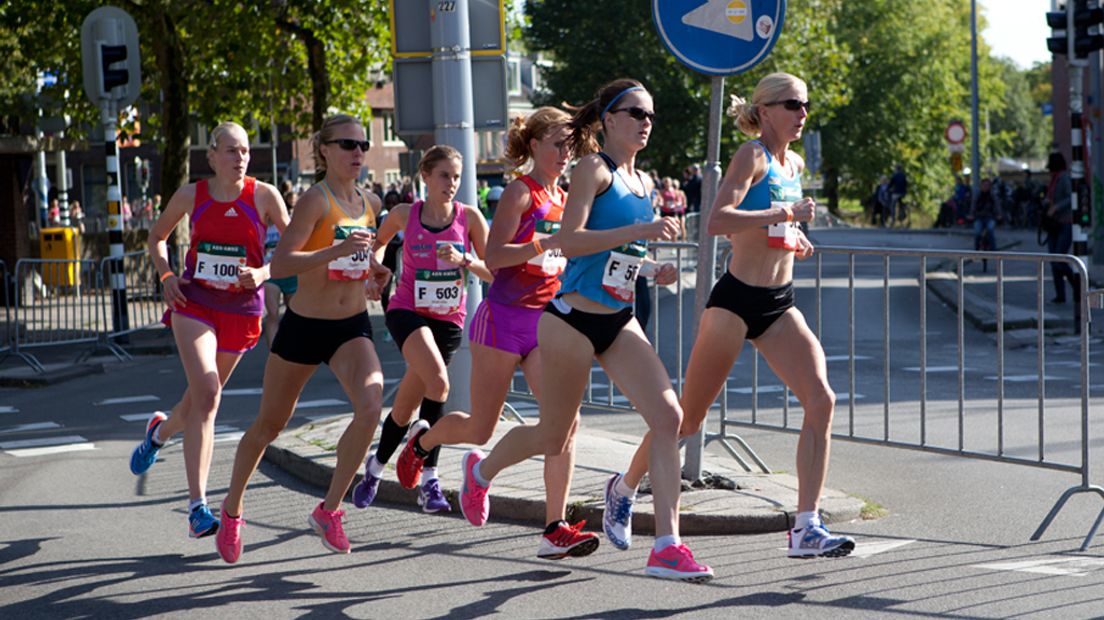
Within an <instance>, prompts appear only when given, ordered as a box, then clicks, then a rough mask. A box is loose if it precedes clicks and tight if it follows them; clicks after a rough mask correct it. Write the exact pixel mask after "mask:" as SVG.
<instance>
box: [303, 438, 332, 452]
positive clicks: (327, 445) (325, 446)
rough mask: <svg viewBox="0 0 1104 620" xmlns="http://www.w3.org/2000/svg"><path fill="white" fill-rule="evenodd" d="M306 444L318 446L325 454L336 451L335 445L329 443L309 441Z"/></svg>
mask: <svg viewBox="0 0 1104 620" xmlns="http://www.w3.org/2000/svg"><path fill="white" fill-rule="evenodd" d="M307 443H309V444H311V445H314V446H318V447H319V448H322V449H323V450H325V451H326V452H335V451H336V450H337V444H335V443H329V442H327V441H323V440H321V439H311V440H310V441H308V442H307Z"/></svg>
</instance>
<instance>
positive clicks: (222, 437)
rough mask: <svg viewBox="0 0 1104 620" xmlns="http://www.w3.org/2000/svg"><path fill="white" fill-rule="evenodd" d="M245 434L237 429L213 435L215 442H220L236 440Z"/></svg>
mask: <svg viewBox="0 0 1104 620" xmlns="http://www.w3.org/2000/svg"><path fill="white" fill-rule="evenodd" d="M244 436H245V433H243V432H241V431H238V432H236V433H222V434H216V435H215V443H222V442H224V441H238V440H239V439H241V438H242V437H244Z"/></svg>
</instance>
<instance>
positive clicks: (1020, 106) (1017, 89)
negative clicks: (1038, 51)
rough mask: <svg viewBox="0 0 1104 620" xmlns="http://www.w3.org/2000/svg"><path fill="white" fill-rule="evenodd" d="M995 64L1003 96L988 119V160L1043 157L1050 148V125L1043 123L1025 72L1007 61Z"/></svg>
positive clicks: (1010, 61)
mask: <svg viewBox="0 0 1104 620" xmlns="http://www.w3.org/2000/svg"><path fill="white" fill-rule="evenodd" d="M995 62H996V64H997V68H998V70H999V71H1000V76H1001V81H1002V82H1003V83H1004V97H1003V98H1002V101H1001V103H1002V106H1001V107H1000V108H999V109H997V110H994V111H993V112H992V113H991V114H990V117H989V130H990V135H991V139H990V143H989V147H990V149H991V153H990V158H993V157H1013V158H1016V159H1043V158H1045V157H1046V155H1047V152H1048V150H1049V149H1050V137H1051V133H1052V132H1051V124H1050V123H1048V122H1044V121H1045V120H1047V119H1046V118H1045V117H1044V116H1043V110H1042V106H1041V105H1040V104H1039V103H1038V102H1036V101H1035V99H1034V97H1033V92H1032V84H1031V82H1030V81H1029V80H1028V72H1027V71H1022V70H1020V68H1019V67H1017V66H1016V64H1015V63H1014V62H1013V61H1012V60H1010V59H1008V58H998V59H996V61H995ZM1047 77H1048V79H1049V77H1050V76H1049V74H1048V75H1047ZM1048 84H1049V82H1048Z"/></svg>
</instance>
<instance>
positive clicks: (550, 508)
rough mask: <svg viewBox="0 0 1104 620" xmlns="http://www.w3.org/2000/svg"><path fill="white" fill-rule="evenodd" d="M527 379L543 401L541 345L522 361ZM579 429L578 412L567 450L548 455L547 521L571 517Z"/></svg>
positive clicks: (546, 467)
mask: <svg viewBox="0 0 1104 620" xmlns="http://www.w3.org/2000/svg"><path fill="white" fill-rule="evenodd" d="M521 367H522V370H523V371H524V372H525V380H526V382H528V383H529V385H530V386H531V387H532V389H533V395H534V396H536V397H537V402H540V399H541V397H542V394H543V392H542V391H541V388H540V387H539V384H540V376H541V373H542V369H541V358H540V348H536V349H533V351H532V352H530V353H529V355H528V356H527V357H526V358H525V360H524V361H523V362H522V363H521ZM578 432H579V413H578V410H576V412H575V421H574V422H573V423H572V425H571V430H570V432H569V433H568V436H567V446H566V447H565V448H564V450H563V452H561V453H560V454H557V455H555V456H547V457H545V459H544V498H545V501H544V522H545V523H553V522H555V521H559V520H561V519H566V518H567V496H568V494H569V493H570V492H571V477H572V475H573V474H574V473H575V435H576V434H577V433H578Z"/></svg>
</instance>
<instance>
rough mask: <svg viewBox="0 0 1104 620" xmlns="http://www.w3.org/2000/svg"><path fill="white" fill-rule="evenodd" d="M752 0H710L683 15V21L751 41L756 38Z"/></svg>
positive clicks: (689, 24)
mask: <svg viewBox="0 0 1104 620" xmlns="http://www.w3.org/2000/svg"><path fill="white" fill-rule="evenodd" d="M754 21H755V19H754V17H753V16H752V14H751V1H750V0H709V2H706V3H705V4H703V5H701V6H699V7H698V8H696V9H694V10H693V11H690V12H689V13H687V14H686V15H683V16H682V23H684V24H686V25H687V26H693V27H695V28H702V29H703V30H708V31H710V32H716V33H717V34H723V35H725V36H729V37H733V38H736V39H741V40H744V41H751V40H752V39H754V38H755V24H754Z"/></svg>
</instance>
